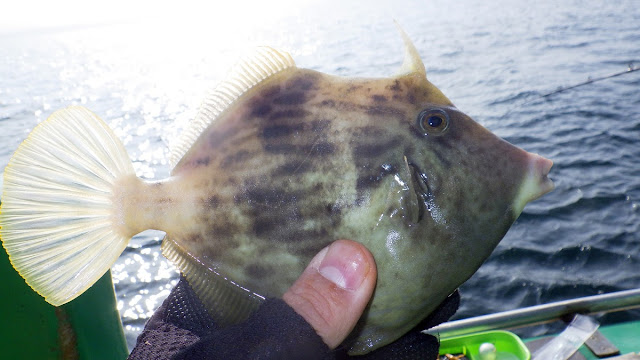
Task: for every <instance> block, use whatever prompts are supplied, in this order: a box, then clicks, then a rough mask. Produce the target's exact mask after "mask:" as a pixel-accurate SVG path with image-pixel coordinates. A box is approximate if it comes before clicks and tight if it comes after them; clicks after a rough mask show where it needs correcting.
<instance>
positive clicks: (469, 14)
mask: <svg viewBox="0 0 640 360" xmlns="http://www.w3.org/2000/svg"><path fill="white" fill-rule="evenodd" d="M182 6H183V4H176V5H174V8H169V9H166V8H165V9H163V8H162V7H161V6H159V5H155V4H151V5H150V6H149V8H148V9H147V8H145V9H140V8H138V11H140V16H127V17H125V18H124V20H122V21H120V20H118V21H112V20H113V19H112V20H109V21H106V20H105V21H97V20H96V21H94V22H93V23H89V24H86V23H85V24H84V25H83V26H57V27H49V28H37V27H23V28H19V29H13V30H12V29H10V28H8V29H7V28H5V29H3V30H2V32H1V33H0V169H3V168H4V167H5V166H6V164H7V162H8V161H9V158H10V156H11V154H12V153H13V151H14V150H15V149H16V148H17V146H18V145H19V144H20V142H21V141H22V140H24V139H25V138H26V136H27V134H28V132H29V131H30V130H31V129H32V128H33V127H34V126H35V125H36V124H37V123H38V122H40V121H42V120H44V119H45V118H46V117H47V116H48V115H49V114H51V113H52V112H53V111H54V110H56V109H59V108H63V107H66V106H69V105H71V104H80V105H84V106H86V107H88V108H90V109H92V110H93V111H94V112H96V113H97V114H99V116H101V117H102V118H103V119H105V120H106V121H107V122H108V124H109V125H110V126H111V127H112V128H113V129H114V130H115V132H116V134H117V135H118V136H119V137H120V138H121V139H122V140H123V142H124V143H125V146H126V148H127V150H128V152H129V154H130V156H131V157H132V160H133V162H134V167H135V169H136V172H137V173H138V175H139V176H142V177H144V178H155V179H158V178H163V177H166V176H168V174H169V168H168V165H167V158H168V146H170V145H171V144H172V142H173V141H174V140H175V139H176V137H177V136H178V134H179V133H180V130H181V129H182V127H183V126H184V122H186V121H188V120H189V119H191V118H193V117H194V115H195V113H196V111H197V109H198V106H199V103H200V101H201V100H202V98H203V97H204V95H205V93H206V91H207V89H210V88H212V87H214V85H215V83H216V82H217V81H218V80H220V79H221V78H222V77H223V76H224V74H225V71H226V70H227V69H228V67H229V66H230V65H231V64H232V63H233V61H234V60H235V59H236V58H237V57H238V56H239V55H240V54H241V53H242V52H243V51H244V50H248V49H251V48H252V47H253V46H255V45H265V44H266V45H272V46H275V47H278V48H281V49H286V50H289V51H290V52H291V53H292V55H293V57H294V59H295V60H296V62H297V64H298V65H299V66H300V67H306V68H311V69H315V70H319V71H323V72H326V73H331V74H337V75H345V76H385V75H391V74H393V72H394V71H395V69H396V68H398V67H399V66H400V64H401V62H402V55H403V53H402V43H401V40H400V37H399V36H398V34H397V32H396V30H395V28H394V26H395V25H394V24H393V20H394V19H395V20H397V21H398V22H399V23H400V24H401V25H402V26H403V27H404V28H405V30H406V31H407V33H408V34H409V35H410V37H411V38H412V39H413V40H414V41H415V44H416V46H417V48H418V50H419V52H420V53H421V55H422V57H423V59H424V62H425V65H426V67H427V73H428V77H429V79H430V80H431V81H432V82H433V83H434V84H436V86H438V87H439V88H440V89H442V91H443V92H444V93H445V94H447V96H448V97H449V98H450V99H452V101H453V102H454V103H455V104H456V105H457V106H458V108H460V109H461V110H462V111H464V112H465V113H467V114H469V115H471V116H472V117H473V118H474V119H476V120H477V121H478V122H480V123H481V124H483V125H484V126H486V127H487V128H489V129H490V130H491V131H493V132H495V133H496V134H497V135H499V136H501V137H503V138H505V139H506V140H508V141H509V142H511V143H513V144H515V145H518V146H520V147H522V148H524V149H526V150H528V151H530V152H536V153H539V154H541V155H543V156H545V157H547V158H550V159H552V160H553V161H554V163H555V165H554V167H553V169H552V170H551V174H550V177H551V178H552V179H553V181H554V182H555V184H556V189H555V190H554V191H553V192H552V193H550V194H548V195H546V196H545V197H543V198H542V199H540V200H537V201H535V202H533V203H531V204H529V205H528V206H527V207H526V208H525V210H524V212H523V214H522V215H521V216H520V218H519V219H518V220H517V221H516V223H515V224H514V225H513V227H512V229H511V230H510V231H509V233H508V234H507V235H506V237H505V238H504V240H503V241H502V242H501V244H500V245H499V246H498V248H497V249H496V250H495V252H494V253H493V255H492V256H491V257H490V258H489V259H488V260H487V262H486V263H485V264H484V265H483V266H482V267H481V268H480V270H479V271H478V272H477V273H476V274H475V275H474V276H473V277H472V278H471V279H470V280H469V281H468V282H467V283H465V284H464V285H463V286H462V287H461V293H462V305H461V307H460V310H459V311H458V313H457V314H456V318H464V317H468V316H473V315H480V314H486V313H491V312H496V311H503V310H509V309H514V308H518V307H522V306H529V305H535V304H541V303H546V302H550V301H556V300H562V299H567V298H572V297H578V296H586V295H594V294H601V293H607V292H612V291H617V290H624V289H632V288H637V287H640V235H639V234H640V71H638V72H634V73H629V74H627V75H623V76H618V77H615V78H610V79H607V80H604V81H598V82H595V83H592V84H589V85H585V86H580V87H577V88H574V89H572V90H567V91H563V92H559V93H556V94H553V95H550V96H547V97H544V96H543V95H545V94H547V93H549V92H553V91H555V90H557V89H558V88H562V87H569V86H572V85H574V84H578V83H581V82H584V81H587V80H588V79H589V78H598V77H601V76H605V75H607V74H611V73H616V72H620V71H624V70H625V69H626V68H628V67H629V66H630V64H631V66H634V65H635V66H640V26H638V24H640V9H639V7H638V6H637V2H634V1H608V2H601V1H563V2H557V1H552V0H542V1H525V0H520V1H512V0H496V1H491V2H486V1H475V0H461V1H455V2H451V1H445V0H431V1H413V0H398V1H394V2H392V3H386V2H381V1H379V2H378V1H353V2H341V1H338V0H327V1H322V2H320V1H310V2H307V3H303V2H293V1H286V0H281V1H274V2H269V5H268V6H267V5H266V4H256V5H254V6H250V5H243V6H240V5H237V4H236V5H231V7H229V8H227V7H221V8H219V9H215V8H212V9H209V8H207V9H200V8H197V7H194V6H195V5H184V7H182ZM129 10H130V9H128V8H127V7H123V8H122V13H123V14H128V13H127V11H129ZM143 10H144V11H143ZM34 11H35V9H34ZM65 11H73V9H69V10H66V9H65ZM154 11H157V12H154ZM143 15H144V16H143ZM96 16H97V15H96ZM94 20H95V19H94ZM1 25H2V23H1V22H0V29H2V26H1ZM58 25H59V24H58ZM0 185H1V181H0ZM162 237H163V233H161V232H157V231H155V232H154V231H148V232H144V233H142V234H140V235H138V236H136V237H135V238H134V239H133V241H132V242H131V244H130V246H129V247H128V248H127V250H126V251H125V253H124V254H123V255H122V257H121V258H120V259H119V260H118V262H117V263H116V264H115V265H114V267H113V268H112V273H113V279H114V282H115V286H116V292H117V299H118V307H119V309H120V313H121V315H122V320H123V323H124V326H125V332H126V335H127V340H128V342H129V346H130V347H131V346H133V345H134V344H135V338H136V336H137V334H138V333H139V332H140V331H141V329H142V327H143V326H144V323H145V321H146V320H147V319H148V318H149V317H150V316H151V314H152V313H153V311H154V310H155V309H156V308H157V307H158V306H159V305H160V303H161V302H162V300H163V299H164V298H165V297H166V296H167V295H168V294H169V292H170V290H171V288H172V286H173V285H175V283H176V282H177V279H178V274H177V273H176V271H175V269H174V267H173V266H172V265H171V264H170V263H169V262H168V261H167V260H166V259H164V257H162V255H161V253H160V243H161V240H162ZM457 256H461V257H469V256H473V254H465V253H460V254H457ZM442 260H443V261H442V264H443V265H442V266H446V264H447V259H442ZM628 317H636V318H640V315H639V314H638V312H624V313H619V314H617V315H610V316H608V317H605V318H603V319H600V321H601V322H605V323H606V322H607V321H615V320H617V319H624V318H628ZM543 330H544V329H541V330H539V331H543Z"/></svg>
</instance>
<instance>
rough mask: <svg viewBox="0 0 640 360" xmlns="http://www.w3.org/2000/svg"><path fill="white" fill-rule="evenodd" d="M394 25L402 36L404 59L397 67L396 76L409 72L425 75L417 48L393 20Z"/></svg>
mask: <svg viewBox="0 0 640 360" xmlns="http://www.w3.org/2000/svg"><path fill="white" fill-rule="evenodd" d="M395 24H396V27H397V28H398V32H400V36H401V37H402V41H403V42H404V61H403V62H402V66H401V67H400V69H398V72H397V74H396V75H397V76H403V75H409V74H414V73H415V74H420V75H422V76H425V77H426V76H427V71H426V70H425V68H424V64H423V63H422V59H421V58H420V54H418V50H417V49H416V47H415V45H413V42H412V41H411V39H410V38H409V35H407V33H406V32H404V30H403V29H402V27H401V26H400V24H398V22H397V21H396V22H395Z"/></svg>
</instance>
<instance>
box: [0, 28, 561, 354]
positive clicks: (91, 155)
mask: <svg viewBox="0 0 640 360" xmlns="http://www.w3.org/2000/svg"><path fill="white" fill-rule="evenodd" d="M399 31H400V35H401V37H402V39H403V42H404V49H405V50H404V53H405V54H404V60H403V62H402V65H401V66H400V69H399V70H398V72H397V73H396V74H394V75H393V76H390V77H379V78H364V77H339V76H334V75H331V74H325V73H321V72H318V71H314V70H309V69H303V68H298V67H297V66H296V65H295V62H294V61H293V59H292V57H291V56H290V55H289V54H288V53H286V52H283V51H280V50H276V49H273V48H270V47H261V48H258V49H257V50H256V52H255V54H254V55H252V56H250V57H247V58H245V59H243V60H241V61H240V62H239V63H238V64H237V65H236V66H235V67H234V68H233V69H232V70H231V71H230V73H229V75H228V77H227V78H226V79H225V80H223V81H222V82H220V83H219V84H218V86H217V87H215V89H214V90H213V91H212V92H211V93H210V94H209V95H208V96H207V97H206V98H205V100H204V101H203V103H202V105H201V107H200V110H199V112H198V113H197V115H196V117H195V118H194V119H193V120H192V121H191V122H190V123H189V124H188V125H187V126H186V128H185V130H184V132H183V134H182V135H181V137H180V139H179V140H177V141H176V143H175V146H174V148H173V149H172V153H171V157H170V164H171V167H172V170H171V172H170V176H169V177H168V178H166V179H159V180H143V179H140V178H138V177H136V174H135V171H134V169H133V166H132V163H131V160H130V158H129V156H128V154H127V152H126V150H125V148H124V146H123V144H122V142H121V141H120V140H119V139H118V137H117V136H116V135H115V134H114V132H113V131H112V130H111V129H110V128H109V127H108V126H107V125H106V123H105V122H104V121H103V120H101V119H100V118H99V117H98V115H96V114H94V113H93V112H91V111H90V110H88V109H86V108H84V107H80V106H71V107H68V108H66V109H62V110H58V111H56V112H54V113H53V114H52V115H51V116H50V117H49V118H48V119H47V120H45V121H43V122H42V123H40V124H38V125H37V126H36V127H35V128H34V129H33V130H32V132H31V133H30V134H29V135H28V137H27V139H26V140H25V141H24V142H23V143H22V144H21V145H20V146H19V147H18V149H17V150H16V152H15V154H14V155H13V156H12V158H11V160H10V161H9V164H8V165H7V167H6V169H5V172H4V187H3V193H2V205H1V208H0V238H1V239H2V243H3V246H4V248H5V249H6V251H7V252H8V254H9V256H10V260H11V263H12V265H13V267H14V268H15V269H16V270H17V271H18V272H19V273H20V275H21V276H22V277H23V278H24V279H25V281H26V282H27V284H29V286H31V287H32V288H33V289H34V290H35V291H36V292H37V293H39V294H40V295H42V296H43V297H44V298H45V300H46V301H47V302H49V303H51V304H52V305H54V306H59V305H62V304H65V303H67V302H69V301H71V300H73V299H74V298H76V297H77V296H79V295H80V294H82V293H83V292H84V291H85V290H87V289H88V288H89V287H90V286H91V285H92V284H93V283H95V282H96V281H97V280H98V279H99V278H100V277H101V276H102V275H103V274H105V273H106V272H107V271H108V270H109V268H110V267H111V266H112V265H113V264H114V262H115V261H116V259H117V258H118V257H119V255H120V254H121V253H122V251H123V250H124V249H125V247H126V246H127V243H128V241H129V240H130V239H131V237H132V236H134V235H135V234H138V233H140V232H141V231H144V230H147V229H157V230H162V231H164V232H165V233H166V236H165V237H164V239H163V241H162V252H163V255H164V256H165V257H166V258H168V259H169V260H170V261H171V262H172V263H173V264H174V265H175V266H176V268H177V269H178V270H179V271H180V272H181V273H182V275H183V276H184V277H185V278H186V279H187V281H188V282H189V284H190V286H191V287H192V288H193V289H194V291H195V292H196V294H197V295H198V297H199V299H200V300H201V301H202V302H203V304H204V305H205V307H206V308H207V310H208V312H209V314H210V315H211V316H212V318H214V319H215V320H216V322H217V323H218V324H220V325H223V326H225V325H230V324H236V323H239V322H242V321H243V320H245V319H246V318H247V317H248V316H249V315H250V314H251V313H252V312H253V311H254V310H255V309H256V308H257V307H259V306H260V304H261V303H262V302H263V301H264V299H265V298H269V297H280V296H282V294H283V293H284V292H285V291H286V290H287V289H288V287H289V286H290V285H291V284H293V283H294V281H295V280H296V278H297V277H298V276H299V275H300V274H301V273H302V272H303V270H304V268H305V267H306V265H307V264H308V263H309V261H310V260H311V258H312V257H313V256H314V255H315V254H316V253H317V252H319V251H320V250H321V249H323V248H324V247H326V246H327V245H328V244H330V243H331V242H332V241H335V240H337V239H352V240H354V241H358V242H360V243H362V244H363V245H365V246H366V247H367V248H368V249H369V250H370V251H371V253H372V254H373V256H374V259H375V262H376V266H377V269H378V278H377V283H376V288H375V291H374V295H373V297H372V299H371V301H370V302H369V304H368V306H367V309H366V311H365V313H364V314H363V316H362V318H361V319H360V320H359V322H358V324H357V325H356V327H355V329H354V331H353V332H352V334H350V335H349V338H348V340H347V341H346V342H345V345H344V346H346V347H347V349H348V350H349V353H350V354H352V355H358V354H366V353H368V352H370V351H372V350H375V349H377V348H379V347H381V346H384V345H386V344H389V343H391V342H393V341H394V340H396V339H398V338H399V337H401V336H402V335H403V334H405V333H406V332H407V331H409V330H410V329H412V328H413V327H415V326H416V325H417V324H419V323H420V321H421V320H423V319H424V318H426V317H427V316H428V315H429V314H430V313H431V312H433V311H434V309H436V307H437V306H438V305H439V304H440V303H442V302H443V301H444V300H445V299H446V298H447V297H448V296H449V295H450V294H451V293H452V292H453V291H455V289H457V288H458V287H459V286H460V285H461V284H462V283H464V282H465V281H466V280H467V279H468V278H469V277H471V275H472V274H473V273H474V272H475V271H476V270H477V269H478V268H479V267H480V266H481V264H482V263H483V262H484V261H485V259H486V258H487V257H488V256H489V255H490V254H491V252H492V251H493V249H494V248H495V247H496V245H497V244H498V243H499V241H500V240H501V239H502V238H503V236H504V235H505V234H506V232H507V230H508V229H509V228H510V226H511V224H512V223H513V222H514V221H515V219H516V218H517V217H518V216H519V215H520V213H521V212H522V211H523V209H524V206H525V205H526V204H527V203H528V202H530V201H533V200H535V199H537V198H539V197H541V196H542V195H544V194H546V193H548V192H549V191H551V190H552V189H553V182H552V181H551V180H550V179H549V177H548V174H549V172H550V169H551V167H552V164H553V163H552V161H551V160H548V159H546V158H544V157H542V156H540V155H537V154H533V153H529V152H527V151H525V150H522V149H521V148H519V147H516V146H514V145H512V144H510V143H508V142H506V141H505V140H503V139H501V138H499V137H498V136H496V135H494V134H493V133H491V132H490V131H489V130H487V129H486V128H484V127H483V126H482V125H480V124H479V123H477V122H476V121H474V120H473V119H472V118H470V117H469V116H467V115H466V114H464V113H463V112H462V111H460V110H458V109H457V108H456V107H455V106H454V105H453V103H452V102H451V101H450V100H449V99H448V98H447V97H446V96H445V95H444V94H443V93H442V92H441V91H440V90H439V89H438V88H437V87H436V86H435V85H433V84H432V83H431V82H430V81H429V80H428V79H427V75H426V70H425V66H424V64H423V62H422V60H421V58H420V55H419V54H418V51H417V49H416V47H415V46H414V45H413V43H412V42H411V40H410V39H409V37H408V35H407V34H406V33H405V32H404V31H403V30H402V29H400V28H399Z"/></svg>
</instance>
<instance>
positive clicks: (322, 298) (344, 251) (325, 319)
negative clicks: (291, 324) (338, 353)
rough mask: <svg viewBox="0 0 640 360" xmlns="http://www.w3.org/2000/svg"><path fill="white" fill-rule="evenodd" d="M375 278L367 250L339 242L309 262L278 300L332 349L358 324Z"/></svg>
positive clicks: (371, 260) (359, 246)
mask: <svg viewBox="0 0 640 360" xmlns="http://www.w3.org/2000/svg"><path fill="white" fill-rule="evenodd" d="M376 277H377V272H376V264H375V260H374V259H373V255H371V253H370V252H369V250H367V248H365V247H364V245H362V244H360V243H357V242H355V241H350V240H339V241H336V242H334V243H332V244H331V245H329V246H328V247H326V248H324V249H323V250H322V251H320V252H319V253H318V254H317V255H316V256H315V257H314V258H313V259H312V260H311V263H310V264H309V265H308V266H307V268H306V269H305V271H304V272H303V273H302V275H301V276H300V278H298V280H297V281H296V282H295V283H294V284H293V285H292V286H291V288H289V290H288V291H287V292H286V293H285V294H284V295H283V296H282V299H283V300H284V301H285V302H286V303H287V304H289V306H291V307H292V308H293V310H295V312H297V313H298V314H300V315H301V316H302V317H303V318H304V319H305V320H306V321H307V322H308V323H309V324H310V325H311V326H312V327H313V328H314V329H315V330H316V332H317V333H318V335H320V337H321V338H322V340H323V341H324V342H325V344H327V346H329V348H331V349H334V348H335V347H336V346H338V345H339V344H340V343H342V341H343V340H344V339H345V338H346V337H347V335H349V333H350V332H351V330H353V327H354V326H355V325H356V323H357V322H358V319H359V318H360V316H361V315H362V312H363V311H364V309H365V307H366V306H367V303H368V302H369V300H370V298H371V295H372V293H373V289H374V288H375V284H376Z"/></svg>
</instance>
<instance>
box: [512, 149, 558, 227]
mask: <svg viewBox="0 0 640 360" xmlns="http://www.w3.org/2000/svg"><path fill="white" fill-rule="evenodd" d="M527 157H528V161H529V165H528V170H527V173H526V175H525V177H524V180H523V182H522V185H521V186H520V190H519V191H518V195H517V196H516V199H515V201H514V204H513V209H514V211H515V212H516V215H519V214H520V213H521V212H522V210H524V206H525V205H526V204H527V203H529V202H531V201H534V200H536V199H539V198H541V197H542V196H543V195H545V194H547V193H548V192H550V191H551V190H553V189H554V187H555V185H554V184H553V181H551V179H549V171H551V167H552V166H553V161H551V160H549V159H546V158H544V157H542V156H540V155H538V154H532V153H527Z"/></svg>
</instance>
